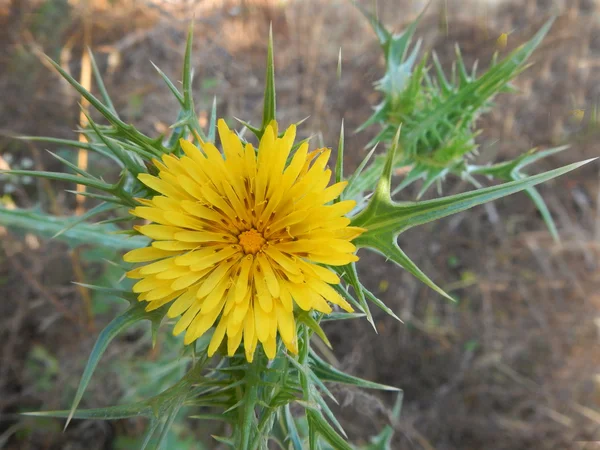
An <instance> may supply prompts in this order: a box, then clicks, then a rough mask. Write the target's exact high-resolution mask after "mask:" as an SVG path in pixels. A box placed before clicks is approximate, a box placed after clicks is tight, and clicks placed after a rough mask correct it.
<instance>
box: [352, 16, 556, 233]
mask: <svg viewBox="0 0 600 450" xmlns="http://www.w3.org/2000/svg"><path fill="white" fill-rule="evenodd" d="M362 11H363V13H364V14H365V16H366V17H367V18H368V20H369V22H370V23H371V26H372V27H373V30H374V31H375V34H376V35H377V38H378V40H379V43H380V45H381V48H382V50H383V53H384V55H385V61H386V72H385V74H384V76H383V78H382V79H381V80H379V81H378V82H377V83H376V89H378V90H380V91H381V92H382V93H383V100H382V102H381V103H380V104H379V105H377V106H376V107H375V112H374V113H373V115H372V116H371V117H370V118H369V119H368V120H367V121H366V122H365V123H364V124H363V125H362V126H361V127H360V128H359V130H363V129H365V128H367V127H369V126H371V125H374V124H378V125H379V126H380V127H381V131H380V132H379V133H378V135H377V136H376V137H375V138H374V139H373V140H372V142H371V145H373V144H375V143H378V142H382V143H384V144H390V145H391V142H392V138H393V136H394V134H395V132H396V130H397V128H398V127H399V126H400V125H402V130H403V131H402V135H401V137H400V141H399V145H400V148H399V149H398V151H397V156H396V159H395V160H394V168H400V167H407V168H408V172H407V174H406V175H405V177H404V179H403V180H402V181H401V182H400V183H399V184H398V185H397V186H396V187H395V188H394V190H393V194H395V193H397V192H399V191H401V190H402V189H403V188H405V187H407V186H409V185H410V184H412V183H414V182H415V181H417V180H422V186H421V189H420V190H419V193H418V196H417V198H420V197H421V196H422V195H423V194H424V193H425V192H426V191H427V190H428V189H429V188H430V187H431V186H432V185H434V184H437V185H438V187H439V188H441V183H442V181H443V180H444V179H445V178H446V176H447V175H449V174H452V175H455V176H458V177H461V178H464V179H467V180H469V181H471V182H472V183H473V184H475V185H477V186H478V187H479V186H480V184H479V182H477V181H476V180H475V179H474V178H473V175H474V174H483V173H485V174H486V175H488V176H489V177H490V178H495V179H499V180H502V181H516V180H518V179H521V178H522V176H521V174H517V173H512V174H510V175H509V176H504V175H507V174H504V173H500V172H499V171H488V170H487V168H485V167H484V168H479V167H477V166H473V165H472V164H471V161H472V160H473V159H475V158H476V156H477V143H476V137H477V135H478V134H479V133H480V132H481V130H480V129H478V128H477V119H478V118H479V117H480V116H481V115H482V114H484V113H485V112H487V111H488V110H489V109H490V108H491V107H492V106H493V103H492V100H493V98H494V97H495V96H496V95H497V94H499V93H502V92H511V91H512V90H513V89H512V88H511V86H510V81H511V80H512V79H513V78H514V77H516V76H517V75H518V74H519V73H521V72H522V71H523V70H524V69H526V68H527V60H528V59H529V57H530V56H531V54H532V53H533V51H534V50H535V49H536V48H537V47H538V46H539V44H540V43H541V41H542V39H543V38H544V36H545V35H546V34H547V33H548V31H549V29H550V27H551V25H552V20H551V21H548V22H547V23H546V24H545V25H544V26H543V27H542V28H541V29H540V30H539V31H538V32H537V33H536V34H535V36H534V37H533V38H532V39H531V40H530V41H529V42H527V43H525V44H524V45H522V46H520V47H519V48H517V49H515V50H514V51H513V52H511V53H510V54H509V55H507V56H506V57H505V58H504V59H503V60H501V61H499V62H498V61H497V57H498V55H497V54H495V55H494V57H493V60H492V64H491V66H490V67H489V68H488V70H487V71H486V72H485V73H483V74H482V75H481V76H477V73H476V72H477V67H476V66H474V67H473V68H472V69H471V70H467V68H466V66H465V64H464V61H463V59H462V55H461V52H460V49H459V48H458V46H457V47H456V60H455V62H454V64H453V66H452V73H451V76H450V77H449V78H448V77H447V76H446V74H445V73H444V70H443V68H442V66H441V64H440V61H439V59H438V58H437V56H436V54H435V53H433V55H432V62H433V67H430V66H429V55H428V54H425V55H423V57H422V58H421V61H420V62H419V63H418V64H416V58H417V54H418V51H419V48H420V41H417V43H416V44H415V45H413V46H412V49H411V41H412V39H413V37H414V34H415V31H416V28H417V25H418V22H419V19H420V17H418V18H417V19H416V20H414V21H413V22H412V23H410V24H409V26H408V27H407V28H406V30H405V31H403V32H402V33H401V34H398V35H395V34H392V33H390V32H389V31H388V30H387V29H386V28H385V27H384V26H383V25H382V24H381V22H379V21H378V20H377V19H376V18H375V17H374V16H373V15H372V14H370V13H369V12H367V11H366V10H364V9H363V10H362ZM519 160H520V158H517V159H516V160H515V161H513V162H512V163H514V164H517V163H518V162H519ZM529 162H533V160H531V161H529ZM383 165H384V157H383V156H379V157H377V158H376V159H375V161H374V163H373V164H371V166H369V167H368V168H367V169H366V171H365V173H364V174H363V175H362V176H361V180H360V183H354V184H353V185H352V186H351V188H350V189H349V190H348V192H347V196H349V197H351V198H357V199H358V200H359V201H360V200H362V199H363V198H364V192H365V191H367V190H370V189H373V188H374V186H375V184H376V182H377V180H378V179H379V176H380V174H381V171H382V169H383ZM480 169H481V170H480ZM526 192H527V194H528V195H529V197H530V198H531V199H532V201H533V202H534V203H535V205H536V207H537V208H538V209H539V211H540V214H541V215H542V217H543V218H544V220H545V222H546V225H547V226H548V229H549V230H550V232H551V233H552V235H553V237H554V238H555V240H558V232H557V231H556V226H555V225H554V222H553V220H552V216H551V215H550V212H549V210H548V208H547V206H546V204H545V203H544V201H543V199H542V197H541V196H540V195H539V193H538V192H537V191H536V190H535V189H533V188H529V189H527V190H526ZM363 205H364V204H363Z"/></svg>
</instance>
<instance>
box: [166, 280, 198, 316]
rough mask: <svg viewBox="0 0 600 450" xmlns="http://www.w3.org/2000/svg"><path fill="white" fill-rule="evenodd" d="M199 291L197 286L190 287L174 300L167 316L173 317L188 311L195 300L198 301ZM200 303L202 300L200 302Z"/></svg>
mask: <svg viewBox="0 0 600 450" xmlns="http://www.w3.org/2000/svg"><path fill="white" fill-rule="evenodd" d="M197 291H198V288H197V287H194V288H190V289H188V290H187V291H185V293H183V294H181V296H180V297H179V298H178V299H177V300H175V301H174V302H173V304H172V305H171V307H170V308H169V310H168V311H167V317H170V318H173V317H177V316H179V315H180V314H182V313H183V312H184V311H186V310H187V309H188V308H189V307H190V306H191V305H192V303H194V301H196V292H197ZM198 303H200V302H198Z"/></svg>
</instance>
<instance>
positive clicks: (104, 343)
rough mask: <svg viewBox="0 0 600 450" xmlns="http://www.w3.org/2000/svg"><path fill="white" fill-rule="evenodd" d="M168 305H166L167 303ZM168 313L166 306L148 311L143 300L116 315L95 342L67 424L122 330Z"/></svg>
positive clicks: (158, 318) (157, 318)
mask: <svg viewBox="0 0 600 450" xmlns="http://www.w3.org/2000/svg"><path fill="white" fill-rule="evenodd" d="M165 306H166V305H165ZM165 313H166V308H165V307H162V308H159V309H157V310H155V311H150V312H147V311H146V304H145V303H143V302H139V303H133V305H132V306H131V308H129V309H128V310H127V311H125V312H124V313H123V314H121V315H120V316H117V317H115V318H114V319H113V320H112V321H111V322H110V323H109V324H108V325H107V326H106V327H105V328H104V329H103V330H102V332H101V333H100V335H99V336H98V339H97V340H96V343H95V344H94V348H93V349H92V352H91V353H90V356H89V358H88V362H87V364H86V366H85V369H84V371H83V375H82V376H81V380H80V381H79V386H78V387H77V392H76V393H75V398H74V399H73V404H72V405H71V412H70V414H69V416H68V418H67V425H68V424H69V422H70V421H71V418H72V417H73V414H74V413H75V410H76V409H77V406H78V405H79V402H80V401H81V398H82V397H83V393H84V392H85V390H86V388H87V386H88V384H89V382H90V380H91V378H92V375H93V373H94V370H96V367H97V366H98V363H99V362H100V358H101V357H102V355H103V354H104V352H105V350H106V349H107V347H108V344H110V342H111V341H112V340H113V339H114V338H115V337H116V336H117V335H119V334H121V332H123V331H124V330H125V329H127V328H129V327H130V326H132V325H133V324H135V323H137V322H139V321H141V320H151V321H155V320H160V319H161V318H162V317H163V316H164V315H165ZM65 427H66V425H65Z"/></svg>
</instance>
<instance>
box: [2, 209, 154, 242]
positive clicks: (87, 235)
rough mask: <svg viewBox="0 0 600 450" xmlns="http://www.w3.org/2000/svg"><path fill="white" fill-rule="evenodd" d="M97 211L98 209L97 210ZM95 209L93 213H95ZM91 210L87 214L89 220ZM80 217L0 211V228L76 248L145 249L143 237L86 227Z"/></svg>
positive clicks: (107, 226)
mask: <svg viewBox="0 0 600 450" xmlns="http://www.w3.org/2000/svg"><path fill="white" fill-rule="evenodd" d="M98 209H100V208H98ZM98 209H95V212H98ZM93 211H94V209H91V210H90V211H88V213H87V217H85V218H83V220H85V219H89V217H90V216H91V214H90V213H91V212H93ZM83 220H82V216H79V217H57V216H53V215H50V214H44V213H42V212H38V211H35V210H18V209H6V208H0V224H2V225H3V226H5V227H8V228H10V229H13V230H16V231H29V232H32V233H35V234H37V235H39V236H42V237H46V238H51V237H55V238H57V239H60V240H63V241H65V242H67V243H68V244H69V245H71V246H73V247H76V246H79V245H85V244H88V245H97V246H102V247H108V248H113V249H116V250H133V249H136V248H139V247H144V246H145V245H147V243H148V240H147V239H146V238H145V237H143V236H131V237H128V236H125V235H123V234H115V233H116V231H118V229H117V228H116V227H115V226H114V225H111V224H88V223H85V222H84V221H83Z"/></svg>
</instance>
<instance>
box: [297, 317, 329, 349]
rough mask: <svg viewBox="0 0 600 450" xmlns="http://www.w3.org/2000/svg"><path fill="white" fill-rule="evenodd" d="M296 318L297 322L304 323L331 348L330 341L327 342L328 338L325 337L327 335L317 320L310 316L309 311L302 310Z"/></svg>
mask: <svg viewBox="0 0 600 450" xmlns="http://www.w3.org/2000/svg"><path fill="white" fill-rule="evenodd" d="M297 320H298V322H300V323H303V324H304V325H306V326H307V327H308V328H309V329H310V330H311V331H312V332H313V333H315V334H316V335H317V336H319V337H320V338H321V340H322V341H323V342H324V343H325V345H327V347H329V348H332V347H331V342H329V339H327V335H326V334H325V332H324V331H323V329H322V328H321V326H320V325H319V324H318V323H317V321H316V320H315V319H314V318H313V317H312V316H311V313H310V312H306V311H302V313H300V314H298V317H297Z"/></svg>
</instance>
